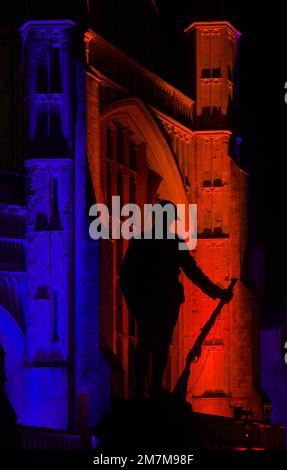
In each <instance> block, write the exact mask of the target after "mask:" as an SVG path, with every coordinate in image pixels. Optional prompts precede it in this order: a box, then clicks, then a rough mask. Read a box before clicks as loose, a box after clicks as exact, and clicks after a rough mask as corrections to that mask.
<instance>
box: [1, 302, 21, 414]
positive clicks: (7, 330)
mask: <svg viewBox="0 0 287 470" xmlns="http://www.w3.org/2000/svg"><path fill="white" fill-rule="evenodd" d="M0 344H1V346H2V347H3V349H4V351H5V354H6V357H5V372H6V377H7V393H8V396H9V399H10V401H11V404H12V406H13V407H14V409H15V411H16V414H17V416H18V418H19V419H20V421H21V420H22V417H23V413H24V408H25V403H24V401H25V398H26V397H25V393H23V385H24V382H23V381H24V360H25V347H26V338H25V336H24V334H23V332H22V330H21V328H20V327H19V325H18V323H17V322H16V321H15V320H14V318H13V317H12V315H10V313H9V312H8V311H7V310H6V309H5V308H4V307H3V306H2V305H0Z"/></svg>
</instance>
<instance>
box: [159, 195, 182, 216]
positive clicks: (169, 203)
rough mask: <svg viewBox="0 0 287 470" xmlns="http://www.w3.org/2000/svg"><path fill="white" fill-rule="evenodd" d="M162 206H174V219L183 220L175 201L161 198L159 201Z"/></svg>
mask: <svg viewBox="0 0 287 470" xmlns="http://www.w3.org/2000/svg"><path fill="white" fill-rule="evenodd" d="M157 204H159V205H160V206H161V207H165V208H168V207H169V206H170V207H172V208H173V211H174V220H181V219H180V217H179V215H178V211H177V206H176V204H174V202H172V201H169V200H168V199H161V200H160V201H158V202H157Z"/></svg>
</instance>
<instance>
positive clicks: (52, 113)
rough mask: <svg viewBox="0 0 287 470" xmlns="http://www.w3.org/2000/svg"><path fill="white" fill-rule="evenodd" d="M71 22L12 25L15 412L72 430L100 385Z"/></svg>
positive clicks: (79, 73) (88, 420)
mask: <svg viewBox="0 0 287 470" xmlns="http://www.w3.org/2000/svg"><path fill="white" fill-rule="evenodd" d="M75 30H76V27H75V24H74V23H73V22H71V21H30V22H27V23H25V24H24V25H23V26H22V28H21V36H22V63H23V76H24V79H25V81H24V92H23V100H24V122H25V125H26V131H25V137H26V142H25V167H26V172H27V180H28V184H27V220H26V230H27V312H26V317H25V328H26V336H27V345H26V359H25V367H24V378H23V380H24V382H25V392H24V395H25V397H24V405H23V410H22V416H21V417H20V421H22V422H23V423H25V424H29V425H33V426H43V427H44V426H48V427H52V428H59V429H74V430H79V429H80V428H82V427H85V426H86V425H89V426H93V425H95V423H96V421H97V420H98V418H99V415H100V413H101V410H103V406H102V403H100V401H101V396H104V395H105V394H104V393H103V392H104V391H103V381H102V378H101V376H102V371H101V361H100V357H99V355H100V352H99V341H98V310H97V309H98V303H97V299H98V295H97V286H98V274H97V273H98V264H97V263H98V257H97V249H98V247H97V244H96V243H95V242H93V243H91V241H90V240H89V239H88V230H87V229H86V227H87V226H88V220H87V215H86V212H85V211H86V186H87V184H86V174H87V172H86V150H85V108H84V106H85V79H84V77H85V75H84V71H83V69H82V66H81V64H80V61H79V60H78V59H77V58H76V54H73V52H72V51H73V45H74V39H73V38H74V35H75ZM85 276H86V279H85ZM87 278H88V281H87Z"/></svg>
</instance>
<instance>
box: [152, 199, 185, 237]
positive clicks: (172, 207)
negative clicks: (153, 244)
mask: <svg viewBox="0 0 287 470" xmlns="http://www.w3.org/2000/svg"><path fill="white" fill-rule="evenodd" d="M156 204H157V205H158V206H161V207H160V212H161V215H160V217H159V218H158V219H157V215H156V211H155V217H154V226H155V225H156V224H157V223H159V221H160V223H161V224H162V232H163V237H164V238H165V235H166V234H167V232H169V230H170V227H171V225H172V224H173V223H174V221H177V220H180V217H179V215H178V210H177V206H176V204H174V203H173V202H172V201H169V200H168V199H161V200H159V201H157V202H156ZM156 228H157V229H158V228H159V227H156ZM160 228H161V227H160Z"/></svg>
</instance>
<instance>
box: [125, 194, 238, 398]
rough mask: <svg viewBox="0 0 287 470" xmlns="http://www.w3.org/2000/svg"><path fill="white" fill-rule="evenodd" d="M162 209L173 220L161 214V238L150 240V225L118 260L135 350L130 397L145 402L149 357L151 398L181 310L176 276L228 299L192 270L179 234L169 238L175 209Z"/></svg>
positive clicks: (157, 387)
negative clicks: (133, 325)
mask: <svg viewBox="0 0 287 470" xmlns="http://www.w3.org/2000/svg"><path fill="white" fill-rule="evenodd" d="M159 204H160V205H161V206H162V207H163V208H166V207H168V206H167V205H169V204H171V205H172V206H173V209H174V217H173V219H172V220H171V219H170V218H168V217H167V216H166V214H165V212H164V213H163V215H164V217H163V220H164V222H163V227H164V233H163V237H162V239H156V238H155V226H154V225H153V227H152V229H151V231H150V232H151V233H150V234H149V235H150V237H151V239H144V238H143V237H144V234H141V238H134V239H131V241H130V243H129V247H128V249H127V252H126V255H125V258H124V260H123V264H122V269H121V274H120V283H121V288H122V292H123V294H124V297H125V300H126V303H127V307H128V310H129V312H130V314H131V315H132V316H133V317H134V318H135V320H136V323H137V336H138V343H137V347H136V351H135V395H136V397H138V398H141V397H144V393H145V378H146V375H147V370H148V363H149V357H150V354H151V353H152V378H151V390H150V393H151V395H153V396H160V395H161V394H162V393H163V392H164V390H163V388H162V378H163V373H164V370H165V367H166V363H167V360H168V354H169V346H170V344H171V341H172V335H173V330H174V327H175V325H176V322H177V319H178V315H179V309H180V305H181V304H182V303H183V302H184V300H185V299H184V289H183V285H182V283H181V282H179V280H178V276H179V275H180V273H181V271H183V272H184V273H185V275H186V276H187V277H188V278H189V279H190V280H191V281H192V282H194V284H196V285H197V286H198V287H199V288H200V289H201V290H202V291H203V292H204V293H205V294H207V295H208V296H209V297H211V298H212V299H217V298H220V299H224V300H225V301H226V302H228V301H230V300H231V298H232V294H231V293H230V292H228V291H227V289H222V288H221V287H219V286H217V285H215V284H214V283H213V282H212V281H211V280H210V279H209V278H208V277H207V276H206V275H205V274H204V273H203V272H202V271H201V269H200V268H199V267H198V266H197V264H196V261H195V260H194V258H193V257H192V256H191V254H190V252H189V250H188V249H187V250H182V249H181V250H180V249H179V242H181V243H183V240H182V239H180V238H179V236H178V235H176V236H175V238H173V239H169V238H168V233H171V232H170V225H171V222H174V220H179V217H178V215H177V210H176V206H175V205H174V204H173V203H172V202H170V201H161V202H160V203H159Z"/></svg>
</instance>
